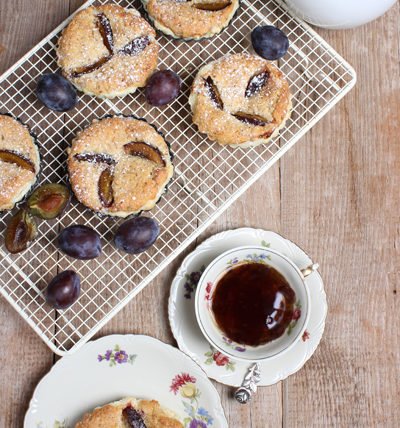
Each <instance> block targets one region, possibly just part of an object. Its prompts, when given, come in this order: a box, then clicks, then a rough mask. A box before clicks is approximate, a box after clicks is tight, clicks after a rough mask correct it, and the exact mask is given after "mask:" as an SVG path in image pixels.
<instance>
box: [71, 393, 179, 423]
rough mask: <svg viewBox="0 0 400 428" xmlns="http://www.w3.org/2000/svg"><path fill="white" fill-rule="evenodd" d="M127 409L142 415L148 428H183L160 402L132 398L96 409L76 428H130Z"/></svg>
mask: <svg viewBox="0 0 400 428" xmlns="http://www.w3.org/2000/svg"><path fill="white" fill-rule="evenodd" d="M127 407H133V408H134V409H135V410H136V411H138V412H139V413H140V415H141V416H142V418H143V421H144V423H145V425H146V427H147V428H183V425H182V423H181V422H179V420H178V419H177V418H176V417H175V415H174V414H173V413H172V412H171V411H169V410H168V409H165V408H163V407H161V406H160V403H159V402H158V401H155V400H152V401H148V400H137V399H135V398H131V397H130V398H125V399H123V400H120V401H116V402H114V403H111V404H107V405H105V406H102V407H98V408H97V409H94V410H93V412H92V413H88V414H86V415H85V416H84V417H83V419H82V420H81V421H80V422H78V423H77V424H76V426H75V428H130V425H129V424H128V422H127V420H126V418H125V417H124V415H123V410H124V409H125V408H127Z"/></svg>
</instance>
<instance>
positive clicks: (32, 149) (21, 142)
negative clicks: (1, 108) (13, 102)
mask: <svg viewBox="0 0 400 428" xmlns="http://www.w3.org/2000/svg"><path fill="white" fill-rule="evenodd" d="M9 153H11V154H13V155H18V156H20V157H21V158H22V160H23V161H25V162H27V164H26V165H18V163H15V162H12V159H10V158H9V155H8V154H9ZM39 169H40V156H39V150H38V148H37V146H36V144H35V140H34V138H33V137H32V135H31V134H30V133H29V130H28V128H27V127H26V126H25V125H23V124H22V123H20V122H19V121H18V120H16V119H14V118H12V117H10V116H7V115H0V211H3V210H10V209H12V208H14V206H15V204H16V203H17V202H18V201H20V200H21V199H22V198H23V197H24V196H25V195H26V194H27V193H28V192H29V190H30V189H31V188H32V186H33V184H34V183H35V182H36V178H37V175H38V173H39Z"/></svg>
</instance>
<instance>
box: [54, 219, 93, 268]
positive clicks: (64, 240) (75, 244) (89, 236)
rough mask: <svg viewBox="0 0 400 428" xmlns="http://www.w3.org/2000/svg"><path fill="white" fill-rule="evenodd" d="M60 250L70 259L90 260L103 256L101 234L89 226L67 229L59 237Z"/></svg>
mask: <svg viewBox="0 0 400 428" xmlns="http://www.w3.org/2000/svg"><path fill="white" fill-rule="evenodd" d="M58 248H59V249H60V250H61V251H62V252H64V253H65V254H67V255H68V256H70V257H73V258H75V259H79V260H90V259H94V258H96V257H98V256H99V255H100V254H101V240H100V236H99V234H98V233H97V232H96V231H95V230H93V229H92V228H91V227H89V226H84V225H81V224H77V225H74V226H68V227H66V228H65V229H64V230H63V231H62V232H61V233H60V235H59V236H58Z"/></svg>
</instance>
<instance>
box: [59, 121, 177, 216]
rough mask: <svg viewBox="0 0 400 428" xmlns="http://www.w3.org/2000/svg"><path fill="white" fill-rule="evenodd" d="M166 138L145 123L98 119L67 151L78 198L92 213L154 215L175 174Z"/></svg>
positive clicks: (70, 172)
mask: <svg viewBox="0 0 400 428" xmlns="http://www.w3.org/2000/svg"><path fill="white" fill-rule="evenodd" d="M171 158H172V154H171V152H170V149H169V146H168V144H167V143H166V141H165V140H164V138H163V137H162V135H161V134H160V133H159V132H158V131H157V130H156V129H155V128H154V127H153V126H152V125H150V124H148V123H147V122H146V121H144V120H140V119H135V118H132V117H124V116H114V117H107V118H104V119H100V120H94V121H93V122H92V123H91V125H89V126H88V127H87V128H85V129H84V130H82V131H80V132H79V133H78V134H77V136H76V137H75V138H74V140H73V141H72V146H71V148H70V149H69V150H68V161H67V165H68V172H69V178H70V183H71V187H72V190H73V192H74V194H75V196H76V197H77V199H78V200H79V201H80V202H81V203H82V204H84V205H85V206H87V207H88V208H90V209H92V210H93V211H95V212H97V213H99V214H104V215H109V216H117V217H127V216H129V215H132V214H138V213H139V212H141V211H148V210H151V209H152V208H153V207H154V206H155V204H156V203H157V201H158V200H159V199H160V197H161V195H162V194H163V193H164V191H165V189H166V187H167V185H168V183H169V181H170V180H171V178H172V175H173V171H174V169H173V166H172V161H171Z"/></svg>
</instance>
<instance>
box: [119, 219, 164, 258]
mask: <svg viewBox="0 0 400 428" xmlns="http://www.w3.org/2000/svg"><path fill="white" fill-rule="evenodd" d="M159 234H160V226H159V225H158V223H157V222H156V221H155V220H153V219H152V218H149V217H136V218H132V219H130V220H127V221H126V222H124V223H122V224H121V226H120V227H119V228H118V230H117V233H116V234H115V238H114V242H115V245H116V247H117V248H118V249H120V250H123V251H125V252H127V253H129V254H138V253H142V252H143V251H146V250H147V249H148V248H150V247H151V246H152V245H153V244H154V242H155V241H156V239H157V237H158V235H159Z"/></svg>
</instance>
